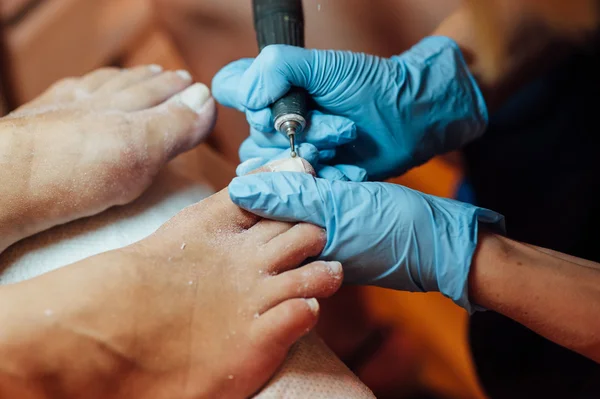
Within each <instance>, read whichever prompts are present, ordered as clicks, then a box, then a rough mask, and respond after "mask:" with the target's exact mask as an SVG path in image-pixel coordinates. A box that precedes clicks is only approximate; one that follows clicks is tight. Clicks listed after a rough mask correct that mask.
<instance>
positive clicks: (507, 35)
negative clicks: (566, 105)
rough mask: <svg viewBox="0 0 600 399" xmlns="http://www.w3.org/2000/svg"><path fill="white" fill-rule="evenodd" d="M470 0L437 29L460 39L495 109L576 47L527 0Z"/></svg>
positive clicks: (489, 103)
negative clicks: (535, 12)
mask: <svg viewBox="0 0 600 399" xmlns="http://www.w3.org/2000/svg"><path fill="white" fill-rule="evenodd" d="M466 3H467V2H466ZM466 3H465V4H464V5H463V6H462V7H460V8H459V9H458V10H457V11H456V12H454V13H453V14H452V15H450V16H449V17H448V18H446V19H445V20H444V21H443V22H442V23H441V24H440V26H439V27H438V28H437V29H436V30H435V31H434V32H433V34H434V35H440V36H447V37H449V38H451V39H453V40H454V41H456V42H457V43H458V45H459V46H460V48H461V50H462V52H463V54H464V56H465V60H466V61H467V64H468V65H469V68H470V70H471V72H472V73H473V75H474V76H475V78H476V79H477V81H478V83H479V86H480V87H481V89H482V91H483V95H484V97H485V99H486V102H487V103H488V106H489V107H490V109H491V110H494V109H495V108H497V107H499V106H501V105H502V103H503V102H504V101H505V100H506V99H507V98H509V97H510V96H511V95H512V94H513V93H514V92H515V91H516V90H518V89H519V88H520V87H521V86H522V85H523V84H525V83H527V82H528V81H529V80H531V79H532V78H534V77H535V76H537V75H539V74H540V73H542V72H543V71H544V69H547V68H549V67H552V66H553V65H555V64H556V62H557V61H559V60H561V59H563V58H564V57H565V56H566V55H567V54H568V53H569V51H571V49H572V46H571V45H567V44H559V43H558V40H557V36H556V35H553V34H550V32H549V30H548V29H545V28H544V27H543V25H542V24H541V22H540V21H539V20H536V19H534V18H533V17H532V16H531V14H528V13H527V12H526V11H527V10H526V8H525V7H526V5H525V4H524V3H523V2H510V1H509V2H503V3H497V2H477V1H473V2H470V3H471V4H466Z"/></svg>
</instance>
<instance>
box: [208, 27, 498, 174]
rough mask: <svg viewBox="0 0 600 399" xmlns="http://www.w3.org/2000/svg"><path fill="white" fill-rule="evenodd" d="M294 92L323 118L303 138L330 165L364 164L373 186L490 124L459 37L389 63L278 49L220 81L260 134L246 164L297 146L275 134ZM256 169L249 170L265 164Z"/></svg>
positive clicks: (224, 94)
mask: <svg viewBox="0 0 600 399" xmlns="http://www.w3.org/2000/svg"><path fill="white" fill-rule="evenodd" d="M292 85H293V86H299V87H303V88H305V89H307V91H308V92H309V94H310V95H311V96H312V98H313V100H314V102H315V103H316V105H317V107H318V109H319V111H320V112H318V113H314V114H313V116H312V117H311V118H310V126H309V128H308V131H307V133H306V135H305V136H304V137H303V135H300V137H298V139H299V140H301V142H302V141H303V142H305V143H310V144H313V145H314V146H315V147H316V149H317V150H319V151H321V150H329V151H330V152H329V154H328V156H327V157H326V158H327V160H326V161H325V163H326V164H328V165H338V164H343V165H356V166H358V167H360V168H362V169H364V170H366V172H367V173H368V176H369V178H370V179H372V180H379V179H385V178H388V177H391V176H395V175H398V174H400V173H402V172H404V171H406V170H407V169H409V168H411V167H413V166H417V165H419V164H421V163H423V162H425V161H427V160H428V159H430V158H431V157H432V156H434V155H437V154H441V153H444V152H447V151H450V150H454V149H457V148H460V147H461V146H463V145H464V144H466V143H467V142H469V141H471V140H473V139H475V138H477V137H479V136H480V135H481V134H482V133H483V131H484V130H485V128H486V124H487V118H488V117H487V109H486V106H485V102H484V100H483V97H482V95H481V93H480V91H479V89H478V87H477V84H476V83H475V81H474V79H473V77H472V76H471V74H470V73H469V71H468V68H467V65H466V64H465V61H464V59H463V57H462V54H461V52H460V50H459V48H458V46H457V44H456V43H455V42H454V41H452V40H451V39H449V38H446V37H429V38H426V39H424V40H422V41H421V42H420V43H418V44H417V45H416V46H414V47H413V48H412V49H410V50H408V51H407V52H405V53H404V54H401V55H399V56H395V57H392V58H389V59H385V58H379V57H375V56H370V55H366V54H358V53H351V52H346V51H326V50H307V49H302V48H297V47H289V46H269V47H267V48H265V49H264V50H263V51H262V53H261V54H260V55H259V56H258V58H256V60H254V61H253V60H250V59H244V60H240V61H237V62H234V63H232V64H230V65H228V66H226V67H225V68H224V69H223V70H221V71H220V72H219V73H218V74H217V76H216V77H215V79H214V80H213V95H214V96H215V98H216V99H217V101H219V102H221V103H222V104H224V105H226V106H230V107H234V108H237V109H239V110H241V111H244V112H246V117H247V119H248V121H249V123H250V125H251V127H252V132H251V137H250V139H249V143H248V144H246V145H244V146H242V148H241V150H240V156H241V158H242V161H247V160H249V159H252V158H256V157H258V158H262V160H261V161H260V162H263V163H264V162H266V160H268V158H269V156H270V155H271V153H270V152H269V151H267V150H273V149H277V150H279V151H284V150H285V149H286V147H287V146H288V145H289V144H288V141H287V139H286V138H285V137H284V136H283V135H281V134H278V133H275V132H274V130H273V120H272V119H273V118H272V114H271V111H270V109H269V108H268V106H269V105H270V104H272V103H273V102H274V101H276V100H277V99H278V98H280V97H281V96H283V95H284V94H285V93H286V92H287V91H288V90H289V89H290V87H291V86H292ZM321 112H322V113H321ZM334 116H335V117H337V118H334ZM325 117H330V118H332V119H330V120H328V121H325V120H324V119H322V118H325ZM351 122H354V124H355V126H354V125H353V124H351ZM352 129H356V132H355V133H354V134H355V137H356V139H353V137H352V134H351V133H350V131H351V130H352ZM333 149H335V152H332V151H331V150H333ZM253 162H254V163H253V164H252V165H251V166H248V167H246V166H242V167H241V170H239V172H241V173H242V174H243V173H245V172H248V171H249V170H251V169H252V168H255V167H256V166H257V162H259V161H253ZM359 177H364V174H362V175H359ZM349 178H350V179H352V180H355V179H354V178H353V177H349Z"/></svg>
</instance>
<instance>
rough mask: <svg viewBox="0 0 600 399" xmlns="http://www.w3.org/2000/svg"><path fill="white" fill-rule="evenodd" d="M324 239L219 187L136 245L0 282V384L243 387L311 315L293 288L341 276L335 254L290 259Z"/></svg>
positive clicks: (221, 393) (182, 389)
mask: <svg viewBox="0 0 600 399" xmlns="http://www.w3.org/2000/svg"><path fill="white" fill-rule="evenodd" d="M324 245H325V235H324V232H323V231H322V230H321V229H320V228H317V227H315V226H312V225H307V224H291V223H280V222H274V221H268V220H261V219H260V218H258V217H256V216H254V215H251V214H249V213H247V212H244V211H242V210H240V209H239V208H238V207H236V206H235V205H233V203H231V201H230V200H229V197H228V194H227V192H226V191H223V192H220V193H218V194H216V195H214V196H212V197H210V198H208V199H207V200H205V201H202V202H201V203H199V204H197V205H194V206H191V207H189V208H186V209H185V210H184V211H182V212H181V213H180V214H178V215H177V216H176V217H174V218H173V219H172V220H171V221H169V222H168V223H166V224H165V225H164V226H163V227H161V228H160V229H159V230H158V231H157V232H156V233H155V234H153V235H152V236H150V237H148V238H147V239H145V240H142V241H140V242H139V243H137V244H134V245H132V246H130V247H126V248H124V249H122V250H117V251H113V252H108V253H105V254H102V255H98V256H96V257H93V258H89V259H86V260H84V261H81V262H78V263H76V264H74V265H71V266H67V267H65V268H63V269H60V270H58V271H55V272H51V273H49V274H46V275H44V276H41V277H38V278H35V279H32V280H29V281H26V282H24V283H19V284H16V285H13V286H5V287H2V288H0V301H1V302H2V303H19V306H18V307H8V306H4V307H2V310H1V311H0V320H1V324H2V325H3V326H9V328H5V329H4V330H3V331H2V334H1V335H0V359H2V361H1V362H0V397H19V398H38V397H39V398H41V397H61V398H70V397H73V398H77V397H89V398H93V397H98V398H100V397H102V398H104V397H112V398H121V397H123V398H130V397H146V398H163V397H165V398H167V397H180V398H214V397H230V398H238V397H239V398H243V397H247V396H249V395H250V394H252V393H253V392H255V391H256V390H258V389H259V388H260V387H261V386H262V385H263V384H264V383H265V382H266V381H267V380H268V378H269V377H270V376H271V375H272V374H273V373H274V372H275V371H276V369H277V367H278V366H279V365H280V364H281V362H282V361H283V359H284V357H285V355H286V353H287V351H288V349H289V348H290V346H291V345H292V344H293V343H294V342H295V341H296V340H298V339H299V338H300V337H302V336H303V335H305V334H306V333H307V332H308V331H309V330H310V329H312V328H313V327H314V325H315V323H316V321H317V316H318V312H319V310H318V303H317V302H316V300H314V299H313V300H310V301H307V300H305V299H303V298H315V297H318V298H320V297H327V296H329V295H331V294H333V293H334V292H335V291H336V290H337V289H338V288H339V286H340V285H341V282H342V268H341V265H340V264H339V263H330V264H327V263H323V262H314V263H309V264H307V265H306V266H303V267H300V268H297V267H298V266H299V265H300V264H301V263H302V262H303V261H304V260H305V259H307V258H309V257H312V256H316V255H317V254H318V253H319V252H320V251H321V250H322V248H323V246H324ZM282 247H285V248H286V251H285V253H284V252H282V251H281V250H280V249H281V248H282ZM40 292H44V295H39V293H40ZM17 320H18V323H17V322H15V321H17ZM48 342H52V343H53V344H52V345H48ZM82 354H85V355H82Z"/></svg>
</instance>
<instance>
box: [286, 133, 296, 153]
mask: <svg viewBox="0 0 600 399" xmlns="http://www.w3.org/2000/svg"><path fill="white" fill-rule="evenodd" d="M288 137H289V138H290V155H291V156H292V158H296V156H297V155H298V154H296V132H292V133H288Z"/></svg>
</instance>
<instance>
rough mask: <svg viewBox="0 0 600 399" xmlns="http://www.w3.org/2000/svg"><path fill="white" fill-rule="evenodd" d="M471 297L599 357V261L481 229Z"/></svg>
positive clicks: (564, 343) (488, 307)
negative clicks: (521, 241) (562, 252)
mask: <svg viewBox="0 0 600 399" xmlns="http://www.w3.org/2000/svg"><path fill="white" fill-rule="evenodd" d="M469 292H470V296H471V300H473V301H474V302H476V303H478V304H479V305H481V306H483V307H485V308H487V309H490V310H494V311H496V312H498V313H501V314H503V315H505V316H507V317H510V318H511V319H513V320H516V321H517V322H519V323H521V324H523V325H525V326H526V327H528V328H530V329H532V330H533V331H535V332H537V333H538V334H540V335H542V336H544V337H546V338H548V339H550V340H551V341H554V342H556V343H557V344H559V345H562V346H565V347H567V348H569V349H571V350H574V351H576V352H578V353H580V354H582V355H584V356H587V357H589V358H590V359H592V360H594V361H596V362H600V320H599V319H598V309H599V307H600V264H598V263H596V262H591V261H588V260H583V259H579V258H576V257H573V256H569V255H565V254H561V253H558V252H555V251H551V250H548V249H544V248H538V247H534V246H531V245H526V244H521V243H518V242H516V241H512V240H509V239H507V238H504V237H501V236H497V235H493V234H490V233H486V232H483V233H480V236H479V245H478V248H477V252H476V253H475V256H474V259H473V264H472V266H471V274H470V277H469Z"/></svg>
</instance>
